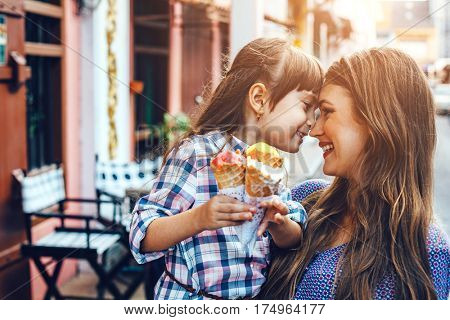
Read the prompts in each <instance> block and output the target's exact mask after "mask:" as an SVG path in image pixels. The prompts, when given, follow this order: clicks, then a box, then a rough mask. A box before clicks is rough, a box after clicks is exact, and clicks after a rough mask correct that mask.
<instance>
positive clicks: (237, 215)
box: [218, 211, 253, 221]
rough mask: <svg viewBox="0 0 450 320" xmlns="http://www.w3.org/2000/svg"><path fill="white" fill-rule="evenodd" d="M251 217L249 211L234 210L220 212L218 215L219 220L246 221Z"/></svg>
mask: <svg viewBox="0 0 450 320" xmlns="http://www.w3.org/2000/svg"><path fill="white" fill-rule="evenodd" d="M252 217H253V215H252V213H251V212H248V211H244V212H234V213H222V214H220V215H219V216H218V218H219V220H220V221H247V220H251V219H252Z"/></svg>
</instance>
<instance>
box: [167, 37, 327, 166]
mask: <svg viewBox="0 0 450 320" xmlns="http://www.w3.org/2000/svg"><path fill="white" fill-rule="evenodd" d="M257 82H263V83H264V84H265V85H266V87H267V88H268V91H269V100H268V103H269V106H270V107H271V108H273V107H274V106H275V105H276V104H277V103H278V102H279V101H280V100H281V99H282V98H283V97H284V96H286V95H287V94H288V93H289V92H290V91H292V90H299V91H301V90H310V91H313V92H318V91H319V89H320V87H321V85H322V83H323V71H322V67H321V65H320V63H319V61H318V60H317V59H316V58H314V57H313V56H310V55H307V54H306V53H304V52H302V51H301V50H300V49H299V48H296V47H294V46H293V45H292V44H291V43H290V42H289V41H287V40H284V39H280V38H260V39H256V40H253V41H252V42H250V43H248V44H247V45H246V46H244V47H243V48H242V49H241V50H240V51H239V53H238V54H237V55H236V58H235V59H234V61H233V64H232V65H231V67H229V69H228V70H225V73H224V75H223V77H222V81H221V82H220V83H219V85H218V86H217V88H216V89H215V90H214V91H212V92H209V93H208V91H207V92H206V94H205V103H204V105H202V106H201V107H200V110H199V111H198V112H197V116H196V119H194V122H193V125H192V128H191V129H190V130H189V131H188V132H187V133H186V134H185V135H183V136H182V137H181V139H179V141H178V142H177V143H175V144H174V147H173V148H171V149H169V150H168V151H167V152H166V154H165V157H164V159H166V158H167V155H168V154H169V153H170V152H171V151H172V150H173V149H175V150H177V149H178V148H179V146H180V145H181V143H182V142H183V141H184V140H185V139H186V138H189V137H191V136H193V135H198V134H206V133H208V132H211V131H215V130H219V131H221V132H223V133H224V134H226V135H228V138H229V139H231V135H232V134H233V133H235V132H236V131H237V130H238V129H242V128H243V127H244V125H245V105H246V98H247V95H248V91H249V89H250V87H251V86H252V85H253V84H255V83H257ZM164 162H165V160H164Z"/></svg>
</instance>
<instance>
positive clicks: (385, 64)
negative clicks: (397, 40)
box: [259, 48, 436, 299]
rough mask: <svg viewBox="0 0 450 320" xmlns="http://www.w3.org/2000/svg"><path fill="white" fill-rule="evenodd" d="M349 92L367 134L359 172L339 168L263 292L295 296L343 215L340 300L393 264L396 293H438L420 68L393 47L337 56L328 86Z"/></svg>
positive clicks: (427, 120)
mask: <svg viewBox="0 0 450 320" xmlns="http://www.w3.org/2000/svg"><path fill="white" fill-rule="evenodd" d="M327 84H335V85H339V86H341V87H343V88H345V89H347V90H348V91H349V93H350V94H351V97H352V98H353V102H354V106H353V111H354V114H355V115H356V116H357V118H359V119H360V121H362V122H363V123H364V124H365V125H366V126H367V129H368V132H369V138H368V141H367V144H366V146H365V149H364V152H363V154H362V156H361V159H359V161H358V163H359V164H360V165H359V166H358V168H357V170H358V173H359V179H358V180H357V181H350V180H347V179H345V178H342V177H336V178H335V180H334V182H333V183H332V185H331V186H330V187H329V188H328V189H327V190H325V191H323V192H322V195H321V197H320V198H319V199H318V200H317V202H316V203H315V204H314V205H313V206H312V208H311V210H310V216H309V218H308V224H307V227H306V230H305V233H304V237H303V242H302V243H301V245H300V246H299V248H298V249H297V250H295V251H290V252H280V254H278V255H276V256H275V257H274V258H273V261H272V265H271V267H270V271H269V275H268V280H267V282H266V283H265V285H264V286H263V288H262V291H261V293H260V296H259V297H260V298H262V299H290V298H292V297H293V295H294V294H295V290H296V286H297V285H298V283H299V281H300V280H301V278H302V276H303V274H304V273H305V270H306V267H307V266H308V264H309V263H310V262H311V260H312V259H313V257H314V255H315V253H316V252H317V251H319V252H320V251H323V250H324V249H326V248H327V247H329V246H330V245H331V244H332V243H333V240H334V236H335V234H336V231H337V230H338V226H339V225H340V223H341V222H342V219H343V217H344V215H345V214H347V213H351V215H352V216H351V217H352V222H353V232H352V235H351V239H350V241H349V242H348V244H347V246H346V249H345V250H344V255H343V259H342V260H341V261H340V263H339V268H341V269H342V273H340V274H339V272H338V273H337V275H336V282H335V285H336V289H335V292H334V293H335V298H336V299H372V298H374V293H375V290H376V286H377V284H378V283H379V282H380V281H381V280H382V278H383V277H384V276H386V275H387V273H389V272H392V273H393V274H394V276H395V279H396V287H395V290H396V298H398V299H436V293H435V290H434V287H433V282H432V279H431V275H430V266H429V262H428V255H427V248H426V241H427V234H428V228H429V225H430V223H431V221H432V158H433V154H434V149H435V144H436V129H435V119H434V104H433V99H432V94H431V92H430V89H429V86H428V84H427V79H426V78H425V76H424V74H423V73H422V71H421V70H420V69H419V67H418V66H417V64H416V63H415V62H414V60H413V59H412V58H411V57H409V56H408V55H406V54H405V53H402V52H401V51H398V50H395V49H388V48H383V49H371V50H368V51H362V52H359V53H355V54H353V55H351V56H349V57H345V58H342V59H341V60H339V61H338V62H335V63H334V64H333V65H332V66H331V68H330V69H329V70H328V72H327V74H326V75H325V85H327Z"/></svg>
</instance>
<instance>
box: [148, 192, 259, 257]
mask: <svg viewBox="0 0 450 320" xmlns="http://www.w3.org/2000/svg"><path fill="white" fill-rule="evenodd" d="M255 210H256V209H255V208H251V207H250V206H249V205H247V204H245V203H241V202H239V201H238V200H236V199H233V198H230V197H227V196H223V195H218V196H215V197H213V198H211V200H209V201H208V202H207V203H205V204H202V205H200V206H198V207H196V208H192V209H190V210H187V211H185V212H182V213H179V214H177V215H174V216H169V217H163V218H160V219H156V220H155V221H153V222H152V223H151V224H150V225H149V227H148V228H147V232H146V236H145V238H144V239H143V240H142V242H141V251H144V252H152V251H162V250H166V249H168V248H169V247H172V246H174V245H176V244H177V243H179V242H181V241H183V240H185V239H187V238H189V237H192V236H194V235H196V234H198V233H200V232H202V231H205V230H215V229H219V228H223V227H228V226H236V225H239V224H241V223H243V222H244V221H245V220H250V219H251V217H252V212H255Z"/></svg>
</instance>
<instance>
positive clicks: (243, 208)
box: [218, 203, 256, 213]
mask: <svg viewBox="0 0 450 320" xmlns="http://www.w3.org/2000/svg"><path fill="white" fill-rule="evenodd" d="M218 211H219V212H223V213H235V212H253V213H254V212H256V208H254V207H252V206H249V205H248V204H244V203H226V204H225V203H222V204H221V205H220V206H219V208H218Z"/></svg>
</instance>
